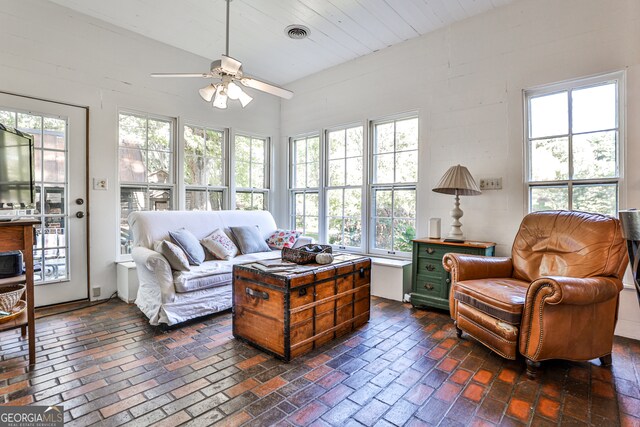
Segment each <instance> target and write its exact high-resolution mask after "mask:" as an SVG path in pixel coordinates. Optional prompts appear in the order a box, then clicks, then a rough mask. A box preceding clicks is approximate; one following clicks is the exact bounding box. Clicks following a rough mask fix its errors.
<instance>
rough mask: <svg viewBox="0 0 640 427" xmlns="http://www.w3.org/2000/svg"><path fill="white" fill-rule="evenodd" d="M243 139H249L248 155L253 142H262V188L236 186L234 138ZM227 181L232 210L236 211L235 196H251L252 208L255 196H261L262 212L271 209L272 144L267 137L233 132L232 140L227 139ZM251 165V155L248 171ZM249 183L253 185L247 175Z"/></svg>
mask: <svg viewBox="0 0 640 427" xmlns="http://www.w3.org/2000/svg"><path fill="white" fill-rule="evenodd" d="M239 136H240V137H245V138H249V141H250V144H249V150H250V151H249V153H251V150H252V147H253V140H254V139H260V140H263V141H264V150H265V153H264V171H263V173H264V187H254V186H251V187H238V186H237V185H236V161H237V159H236V138H237V137H239ZM229 139H230V143H229V154H230V155H229V179H230V184H231V185H230V186H229V187H230V190H231V191H230V193H231V195H232V199H233V200H232V203H231V205H232V206H233V208H234V209H238V204H237V194H238V193H243V194H250V195H251V204H252V206H253V200H254V195H255V194H261V195H262V197H263V207H262V210H265V211H268V210H270V209H271V182H272V181H273V180H272V177H271V163H272V161H273V152H272V144H271V138H270V137H268V136H263V135H259V134H255V133H252V132H241V131H238V132H233V138H229ZM252 164H253V159H252V156H251V154H250V155H249V170H251V165H252ZM249 182H250V185H252V184H253V182H252V177H251V174H249Z"/></svg>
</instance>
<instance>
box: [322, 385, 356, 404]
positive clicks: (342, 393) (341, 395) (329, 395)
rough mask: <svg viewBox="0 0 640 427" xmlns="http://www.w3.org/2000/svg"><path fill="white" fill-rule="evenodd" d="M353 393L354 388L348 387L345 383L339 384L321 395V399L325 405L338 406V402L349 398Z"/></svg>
mask: <svg viewBox="0 0 640 427" xmlns="http://www.w3.org/2000/svg"><path fill="white" fill-rule="evenodd" d="M351 393H353V389H351V388H349V387H347V386H346V385H344V384H338V385H337V386H335V387H334V388H332V389H331V390H329V391H328V392H326V393H325V394H323V395H322V396H320V398H319V400H320V401H322V403H324V404H325V405H327V406H329V407H330V408H332V407H334V406H336V405H337V404H338V403H340V402H341V401H343V400H344V399H346V398H347V396H349V395H350V394H351Z"/></svg>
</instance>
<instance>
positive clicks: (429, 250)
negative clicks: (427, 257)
mask: <svg viewBox="0 0 640 427" xmlns="http://www.w3.org/2000/svg"><path fill="white" fill-rule="evenodd" d="M426 251H427V253H428V254H432V253H434V252H435V251H436V250H435V249H433V248H427V249H426Z"/></svg>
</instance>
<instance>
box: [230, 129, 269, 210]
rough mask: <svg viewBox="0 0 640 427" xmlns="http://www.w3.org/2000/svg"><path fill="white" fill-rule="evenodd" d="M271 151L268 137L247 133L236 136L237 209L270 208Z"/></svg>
mask: <svg viewBox="0 0 640 427" xmlns="http://www.w3.org/2000/svg"><path fill="white" fill-rule="evenodd" d="M269 153H270V151H269V140H268V139H266V138H257V137H253V136H247V135H236V136H235V139H234V154H235V156H234V157H235V164H234V169H235V187H236V188H235V198H236V209H244V210H267V209H268V208H269Z"/></svg>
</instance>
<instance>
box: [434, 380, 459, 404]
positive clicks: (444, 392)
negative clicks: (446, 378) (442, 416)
mask: <svg viewBox="0 0 640 427" xmlns="http://www.w3.org/2000/svg"><path fill="white" fill-rule="evenodd" d="M460 390H462V387H460V386H459V385H457V384H454V383H450V382H444V383H443V384H442V385H441V386H440V387H439V388H438V390H436V392H435V394H434V396H435V397H437V398H438V399H440V400H444V401H445V402H453V401H454V400H455V398H456V397H457V396H458V394H459V393H460Z"/></svg>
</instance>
